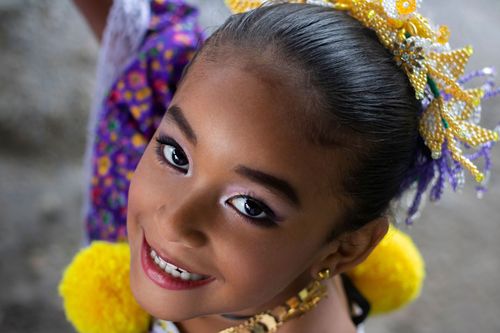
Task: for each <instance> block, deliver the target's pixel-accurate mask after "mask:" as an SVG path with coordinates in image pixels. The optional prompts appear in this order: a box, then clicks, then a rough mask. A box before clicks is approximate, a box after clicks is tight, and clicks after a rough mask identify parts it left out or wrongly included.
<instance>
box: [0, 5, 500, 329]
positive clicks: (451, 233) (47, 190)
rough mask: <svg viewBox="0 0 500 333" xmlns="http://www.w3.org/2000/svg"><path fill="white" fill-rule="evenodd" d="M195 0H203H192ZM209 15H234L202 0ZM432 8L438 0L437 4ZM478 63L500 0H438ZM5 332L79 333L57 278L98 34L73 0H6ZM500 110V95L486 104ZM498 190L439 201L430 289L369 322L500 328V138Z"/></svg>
mask: <svg viewBox="0 0 500 333" xmlns="http://www.w3.org/2000/svg"><path fill="white" fill-rule="evenodd" d="M192 1H194V0H192ZM199 3H200V6H201V8H202V9H201V11H202V24H203V25H204V26H207V27H211V28H209V29H213V27H214V26H216V25H217V24H218V23H219V22H221V20H222V19H223V18H224V17H226V15H227V13H228V12H227V10H226V9H225V8H224V7H223V3H222V1H220V2H216V1H202V0H200V1H199ZM431 7H432V8H431ZM423 11H424V12H425V13H431V12H432V13H431V14H430V16H431V17H432V18H433V19H434V21H435V22H437V23H442V24H447V25H449V26H450V28H451V31H452V43H453V45H454V46H456V47H458V46H463V45H465V44H466V43H472V44H473V45H474V47H475V50H476V54H475V55H474V56H473V58H472V60H471V65H470V67H469V69H477V68H480V67H482V66H485V65H494V66H496V67H497V68H500V43H499V39H498V34H499V33H500V2H499V1H497V0H477V1H474V2H471V1H465V0H452V1H450V0H448V1H446V0H432V1H431V0H428V1H427V2H425V3H424V8H423ZM0 50H1V52H0V138H1V144H0V211H1V213H2V216H1V217H0V332H2V333H17V332H23V333H24V332H33V333H36V332H51V333H58V332H71V331H72V329H71V327H70V326H69V325H68V324H67V323H66V322H65V319H64V314H63V312H62V310H61V304H60V300H59V299H58V296H57V292H56V286H57V282H58V280H59V278H60V274H61V271H62V269H63V267H64V266H65V265H66V264H67V263H68V262H69V260H70V258H71V257H72V256H73V254H74V253H75V251H76V250H77V249H78V248H79V246H80V244H81V242H82V230H83V226H82V223H81V221H80V219H79V210H80V206H81V201H82V186H83V185H84V184H83V180H82V156H83V151H84V147H85V127H86V121H87V117H88V109H89V106H90V98H91V92H92V89H93V86H94V70H95V62H96V54H97V44H96V43H95V41H94V40H93V38H92V36H91V35H90V32H89V30H88V29H87V27H86V26H85V25H84V22H83V20H82V18H81V17H80V16H79V15H78V13H77V12H76V10H75V9H74V8H73V7H72V6H71V2H68V1H64V0H36V1H35V0H0ZM484 108H485V110H486V112H485V113H486V114H488V115H487V116H485V119H487V120H490V121H493V120H495V121H498V120H500V98H499V99H497V100H496V101H491V102H489V103H486V105H485V106H484ZM494 159H495V161H496V167H495V170H494V176H493V179H492V183H491V191H490V193H489V195H488V196H487V197H486V198H484V199H483V200H477V199H475V196H474V193H473V192H472V191H465V193H463V194H461V195H449V196H447V197H446V199H445V200H443V202H441V203H440V204H439V205H437V206H435V205H428V206H427V209H426V210H425V212H424V214H423V216H422V218H421V219H420V220H419V221H418V223H417V224H416V225H415V226H414V227H413V228H412V230H411V231H410V233H411V234H412V235H413V236H414V238H415V241H416V243H417V244H418V245H419V247H420V249H421V251H422V252H423V255H424V257H425V259H426V261H427V280H426V284H425V287H424V290H423V294H422V297H421V298H420V299H419V300H418V301H416V302H415V303H414V304H412V305H410V306H409V307H407V308H406V309H404V310H402V311H400V312H398V313H395V314H393V315H390V316H382V317H377V318H373V319H371V320H370V321H369V322H368V330H367V331H368V332H371V333H377V332H380V333H382V332H394V333H396V332H397V333H401V332H418V333H424V332H425V333H426V332H429V333H430V332H433V333H434V332H454V333H462V332H463V333H470V332H492V333H493V332H500V320H499V318H498V315H499V314H500V310H499V309H500V287H499V284H498V282H497V281H498V280H499V279H500V261H499V255H500V242H499V239H500V228H499V224H500V216H499V213H500V211H499V204H500V200H499V197H500V148H498V149H497V150H496V151H495V157H494Z"/></svg>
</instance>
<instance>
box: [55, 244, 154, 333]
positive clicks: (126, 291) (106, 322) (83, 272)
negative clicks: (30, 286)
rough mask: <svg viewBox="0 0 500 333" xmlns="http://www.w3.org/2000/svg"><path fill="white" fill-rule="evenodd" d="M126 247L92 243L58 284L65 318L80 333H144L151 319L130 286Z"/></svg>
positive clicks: (81, 252) (76, 257) (73, 262)
mask: <svg viewBox="0 0 500 333" xmlns="http://www.w3.org/2000/svg"><path fill="white" fill-rule="evenodd" d="M129 271H130V250H129V247H128V244H126V243H107V242H102V241H96V242H93V243H92V244H91V245H90V246H89V247H88V248H86V249H83V250H81V251H80V252H79V253H78V254H77V255H76V256H75V258H74V259H73V261H72V262H71V264H70V265H69V266H68V267H67V268H66V271H65V272H64V275H63V278H62V280H61V282H60V284H59V294H60V295H61V297H62V298H63V301H64V309H65V312H66V317H67V318H68V320H69V321H70V322H71V323H72V324H73V325H74V327H75V328H76V330H77V331H78V332H80V333H143V332H146V331H147V328H148V325H149V322H150V316H149V315H148V314H147V313H146V312H145V311H144V310H142V309H141V308H140V307H139V305H138V304H137V302H136V301H135V299H134V297H133V295H132V292H131V290H130V284H129Z"/></svg>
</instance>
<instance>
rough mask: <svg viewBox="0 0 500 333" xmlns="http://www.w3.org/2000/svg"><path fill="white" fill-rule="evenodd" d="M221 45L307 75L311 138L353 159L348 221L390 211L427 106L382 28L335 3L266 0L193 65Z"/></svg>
mask: <svg viewBox="0 0 500 333" xmlns="http://www.w3.org/2000/svg"><path fill="white" fill-rule="evenodd" d="M221 50H224V51H225V52H227V50H233V52H238V51H239V52H240V54H247V55H249V56H248V57H247V58H250V59H254V60H253V61H264V60H262V59H266V58H268V57H270V58H271V59H270V61H269V63H270V66H272V67H274V68H278V70H279V71H282V69H283V68H288V71H286V72H285V73H299V74H298V75H295V74H294V75H295V77H291V78H290V79H291V80H293V81H297V80H298V84H299V85H301V86H302V89H304V90H307V91H308V93H307V94H304V95H307V99H308V101H307V105H308V107H307V112H309V113H310V114H311V115H314V117H309V118H310V119H311V121H310V124H309V127H310V129H311V130H310V131H309V132H310V134H311V135H310V136H311V139H312V140H314V141H315V142H317V143H319V144H321V145H332V146H336V147H341V149H343V151H344V152H345V156H346V160H349V161H350V162H349V163H348V165H347V167H346V168H345V170H344V171H343V175H342V178H341V179H343V182H342V184H341V187H342V191H341V192H343V194H344V197H345V198H347V200H346V201H347V202H348V203H349V204H348V205H346V207H347V208H346V212H345V214H344V220H345V223H346V227H347V228H349V229H357V228H359V227H361V226H363V225H364V224H366V223H368V222H369V221H372V220H374V219H376V218H378V217H381V216H384V215H385V214H386V213H387V211H388V207H389V204H390V202H391V201H392V199H394V198H395V197H396V196H397V195H398V194H399V193H400V192H401V184H403V181H404V179H405V176H406V175H407V173H408V172H409V170H410V169H411V167H412V165H413V163H414V159H415V156H416V151H417V145H418V114H419V112H420V110H419V103H418V101H417V99H416V98H415V91H414V89H413V88H412V86H411V85H410V83H409V80H408V77H407V76H406V74H405V73H404V72H403V70H402V69H401V68H399V67H398V66H397V65H396V63H395V61H394V59H393V55H392V54H391V52H390V51H389V50H387V49H386V48H385V47H384V46H383V45H382V44H381V43H380V42H379V40H378V38H377V36H376V34H375V32H374V31H372V30H370V29H368V28H366V27H364V26H363V25H362V24H361V23H360V22H358V21H356V20H355V19H353V18H352V17H350V16H349V15H348V14H347V13H346V12H343V11H338V10H335V9H333V8H330V7H326V6H320V5H312V4H296V3H295V4H294V3H277V4H276V3H275V4H270V5H269V4H266V5H265V6H261V7H259V8H257V9H254V10H251V11H248V12H245V13H242V14H236V15H232V16H231V17H229V18H228V19H227V20H226V22H225V23H224V24H222V25H221V26H220V27H219V28H218V29H217V30H216V31H215V32H214V33H213V34H212V35H211V36H210V37H209V38H208V39H207V41H206V42H205V44H204V45H203V47H202V48H201V49H199V50H198V51H197V52H196V53H195V56H194V58H193V59H192V61H191V63H190V65H191V64H192V63H193V62H194V61H196V58H197V57H200V56H201V55H202V56H204V57H206V59H208V60H212V61H216V60H215V59H216V58H217V57H215V56H214V54H217V52H221ZM234 50H237V51H234ZM224 51H223V52H224ZM224 58H225V59H228V58H229V57H224ZM219 61H223V60H219ZM188 68H189V66H187V67H186V68H185V71H184V73H183V76H184V75H185V74H186V73H187V72H188ZM310 91H313V92H315V93H309V92H310ZM317 116H319V119H321V121H317V119H315V118H317ZM313 118H314V119H315V120H313Z"/></svg>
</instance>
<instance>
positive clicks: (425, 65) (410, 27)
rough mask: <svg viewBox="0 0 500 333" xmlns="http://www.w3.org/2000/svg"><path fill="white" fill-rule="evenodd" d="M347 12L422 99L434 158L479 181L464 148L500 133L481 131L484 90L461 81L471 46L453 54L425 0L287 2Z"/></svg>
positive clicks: (239, 4) (249, 1)
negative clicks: (445, 158) (423, 7)
mask: <svg viewBox="0 0 500 333" xmlns="http://www.w3.org/2000/svg"><path fill="white" fill-rule="evenodd" d="M288 2H292V3H310V4H319V5H324V6H328V7H333V8H334V9H337V10H344V11H347V12H348V13H349V15H350V16H352V17H353V18H355V19H356V20H358V21H359V22H361V23H362V24H363V25H364V26H366V27H367V28H370V29H372V30H374V31H375V32H376V33H377V36H378V38H379V40H380V42H381V43H382V44H383V45H384V46H385V47H386V48H387V49H388V50H390V51H391V52H392V53H393V54H394V60H395V61H396V63H397V64H398V65H399V66H401V68H402V70H403V71H404V72H405V73H406V75H407V76H408V79H409V81H410V83H411V85H412V86H413V88H414V90H415V96H416V98H417V99H419V100H422V103H423V105H424V109H425V111H424V113H423V115H422V117H421V120H420V127H419V129H420V134H421V136H422V137H423V139H424V142H425V144H426V145H427V147H429V149H430V150H431V153H432V157H433V158H434V159H439V158H441V157H442V155H443V154H442V152H443V149H447V150H448V151H449V152H450V155H451V157H452V158H453V160H455V161H456V162H458V163H459V164H460V165H461V166H462V167H463V168H465V169H467V170H468V171H469V172H470V173H471V174H472V175H473V176H474V178H475V179H476V181H478V182H481V181H482V180H483V179H484V174H483V173H482V172H481V171H479V169H478V168H477V166H476V165H474V163H472V161H471V160H470V159H468V158H467V157H466V156H465V155H464V154H463V152H462V150H461V147H462V146H466V147H471V148H477V147H480V146H481V145H483V144H486V143H488V142H494V141H498V139H499V138H498V133H497V132H495V131H492V130H488V129H485V128H482V127H480V126H479V125H478V124H477V121H476V120H475V119H478V118H479V117H473V115H477V114H478V113H479V112H480V102H481V98H482V97H483V95H484V91H483V90H482V89H464V88H462V87H461V86H460V85H459V83H458V82H457V81H458V79H459V78H460V76H461V75H463V73H464V69H465V65H466V64H467V62H468V60H469V57H470V56H471V55H472V47H470V46H467V47H465V48H462V49H458V50H451V49H450V46H449V44H448V39H449V36H450V32H449V29H448V27H446V26H439V27H434V26H432V25H431V24H430V23H429V21H428V19H427V18H425V17H423V16H422V15H421V14H419V13H418V12H417V9H418V8H419V7H420V4H421V0H289V1H288ZM272 3H273V2H272V0H271V1H270V2H269V1H265V0H262V1H261V0H226V4H227V6H228V7H229V8H230V10H231V11H232V12H233V13H240V12H245V11H247V10H251V9H254V8H257V7H259V6H261V5H266V4H272Z"/></svg>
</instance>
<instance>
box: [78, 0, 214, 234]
mask: <svg viewBox="0 0 500 333" xmlns="http://www.w3.org/2000/svg"><path fill="white" fill-rule="evenodd" d="M197 18H198V10H197V9H196V8H195V7H192V6H190V5H188V4H186V3H185V2H183V1H182V0H154V1H152V2H151V18H150V23H149V27H148V30H147V32H146V35H145V36H144V39H143V42H142V44H141V46H140V48H139V49H138V51H137V54H136V56H135V58H134V59H133V61H131V63H130V64H129V65H128V66H127V67H126V69H125V70H124V72H123V74H122V75H121V76H120V77H119V78H118V79H117V80H116V82H115V83H114V84H113V85H112V86H111V88H110V90H109V92H108V93H107V94H106V95H105V98H104V100H103V101H102V105H101V107H100V110H99V114H98V119H97V125H96V129H95V131H96V132H95V133H94V135H95V140H94V144H93V147H92V156H91V168H92V179H91V184H90V191H89V195H90V198H89V201H90V205H89V208H88V211H87V212H85V225H86V233H87V239H88V241H92V240H107V241H121V240H125V239H126V217H127V193H128V188H129V185H130V179H131V177H132V174H133V171H134V170H135V167H136V166H137V164H138V162H139V160H140V158H141V156H142V153H143V152H144V149H145V147H146V144H147V143H148V142H149V140H150V139H151V137H152V135H153V133H154V131H155V130H156V127H157V126H158V125H159V122H160V120H161V118H162V116H163V114H164V112H165V110H166V108H167V107H168V105H169V103H170V101H171V99H172V97H173V94H174V93H175V90H176V85H177V82H178V81H179V79H180V76H181V73H182V70H183V68H184V66H185V65H186V64H187V63H188V62H189V60H190V59H191V57H192V56H193V54H194V52H195V50H196V49H197V47H199V45H200V44H201V43H202V42H203V41H204V39H205V36H204V34H203V32H202V30H201V28H200V26H199V25H198V22H197Z"/></svg>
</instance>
